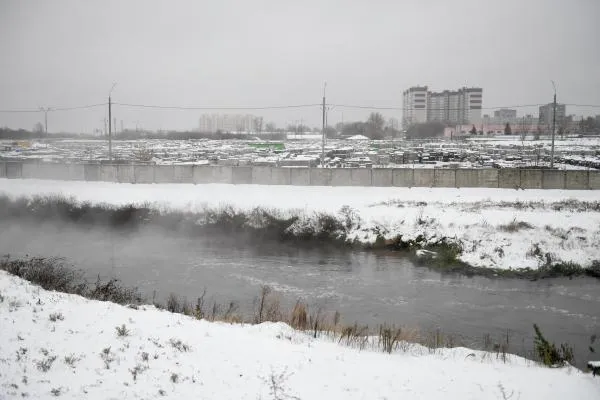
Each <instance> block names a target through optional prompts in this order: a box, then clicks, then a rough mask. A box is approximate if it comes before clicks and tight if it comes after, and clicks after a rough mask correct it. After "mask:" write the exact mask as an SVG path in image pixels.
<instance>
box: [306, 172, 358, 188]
mask: <svg viewBox="0 0 600 400" xmlns="http://www.w3.org/2000/svg"><path fill="white" fill-rule="evenodd" d="M337 169H339V168H335V170H337ZM309 171H310V185H312V186H330V185H331V171H333V170H332V169H330V168H310V169H309ZM342 174H344V173H343V172H342ZM338 176H339V175H338ZM347 176H348V177H349V176H350V174H349V173H348V175H347Z"/></svg>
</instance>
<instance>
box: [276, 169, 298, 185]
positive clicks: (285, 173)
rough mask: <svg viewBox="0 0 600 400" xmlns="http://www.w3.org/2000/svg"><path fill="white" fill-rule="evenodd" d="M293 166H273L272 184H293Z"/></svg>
mask: <svg viewBox="0 0 600 400" xmlns="http://www.w3.org/2000/svg"><path fill="white" fill-rule="evenodd" d="M292 171H293V168H271V185H291V184H292Z"/></svg>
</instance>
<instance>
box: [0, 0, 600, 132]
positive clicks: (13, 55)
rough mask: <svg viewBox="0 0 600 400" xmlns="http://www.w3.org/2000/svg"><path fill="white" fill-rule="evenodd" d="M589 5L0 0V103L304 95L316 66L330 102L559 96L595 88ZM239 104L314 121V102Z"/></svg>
mask: <svg viewBox="0 0 600 400" xmlns="http://www.w3.org/2000/svg"><path fill="white" fill-rule="evenodd" d="M599 16H600V1H599V0H571V1H566V0H503V1H483V0H402V1H401V0H302V1H298V0H296V1H287V0H235V1H234V0H210V1H209V0H195V1H191V0H190V1H181V0H178V1H155V0H138V1H121V0H114V1H113V0H86V1H81V0H72V1H63V0H55V1H45V0H39V1H21V0H0V109H31V108H38V107H69V106H80V105H87V104H96V103H102V102H106V101H107V97H108V92H109V90H110V88H111V86H112V84H113V82H117V86H116V87H115V89H114V91H113V101H115V102H120V103H135V104H148V105H181V106H271V105H293V104H312V103H319V102H320V101H321V97H322V93H323V83H324V82H325V81H327V100H328V103H332V104H355V105H377V106H402V91H403V90H404V89H406V88H407V87H409V86H413V85H418V84H420V85H428V86H429V87H430V88H431V89H433V90H443V89H453V88H458V87H461V86H465V85H467V86H480V87H482V88H483V93H484V96H483V102H484V107H495V106H505V105H517V104H537V103H543V102H549V101H551V100H552V85H551V83H550V80H555V81H556V84H557V87H558V99H559V102H565V103H576V104H600V51H598V49H599V44H598V43H599V42H598V40H599V39H600V18H599ZM524 111H527V112H532V111H533V112H536V113H537V110H536V109H535V108H533V109H524V110H519V114H522V113H523V112H524ZM368 112H369V111H367V110H356V109H344V108H342V107H335V108H334V109H332V110H331V112H330V116H329V122H330V123H335V122H338V121H340V120H341V119H342V113H343V119H344V120H345V121H349V120H356V119H363V118H365V117H366V115H367V114H368ZM382 112H383V114H384V115H385V116H386V117H396V118H398V119H400V118H401V116H402V115H401V112H400V111H382ZM487 112H491V110H484V113H487ZM567 112H568V113H577V114H600V108H596V109H590V108H587V109H574V108H572V107H568V108H567ZM106 113H107V112H106V108H105V107H100V108H93V109H90V110H78V111H71V112H67V111H62V112H54V113H51V114H50V115H49V123H48V124H49V130H50V131H55V132H56V131H79V132H87V133H90V132H92V130H93V129H95V128H100V127H102V126H103V122H102V121H103V119H104V118H105V115H106ZM202 113H203V111H165V110H151V111H149V110H139V109H135V108H125V107H122V106H120V107H114V114H115V117H116V118H117V120H118V121H121V120H123V124H124V126H125V128H133V127H135V125H136V124H139V126H141V127H144V128H148V129H194V128H196V127H197V126H198V118H199V116H200V114H202ZM250 113H254V114H256V115H262V116H264V117H265V120H266V121H274V122H276V123H277V124H278V125H279V126H283V125H285V124H287V123H293V122H294V121H296V120H299V119H304V121H305V123H309V124H310V125H315V126H316V125H319V124H320V110H319V108H318V107H311V108H305V109H297V110H295V109H286V110H275V111H252V112H250ZM37 121H43V115H41V114H39V113H36V114H12V113H0V126H9V127H22V128H26V129H31V128H32V127H33V125H34V124H35V122H37ZM118 125H119V128H120V122H119V123H118Z"/></svg>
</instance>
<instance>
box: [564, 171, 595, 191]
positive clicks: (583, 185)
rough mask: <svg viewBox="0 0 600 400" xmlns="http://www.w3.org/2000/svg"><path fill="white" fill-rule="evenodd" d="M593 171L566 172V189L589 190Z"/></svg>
mask: <svg viewBox="0 0 600 400" xmlns="http://www.w3.org/2000/svg"><path fill="white" fill-rule="evenodd" d="M589 172H591V171H577V170H569V171H565V189H580V190H581V189H589V188H590V187H589V176H588V173H589Z"/></svg>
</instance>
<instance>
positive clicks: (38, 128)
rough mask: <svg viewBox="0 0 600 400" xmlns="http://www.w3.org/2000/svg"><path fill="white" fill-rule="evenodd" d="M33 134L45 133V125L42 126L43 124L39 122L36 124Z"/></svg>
mask: <svg viewBox="0 0 600 400" xmlns="http://www.w3.org/2000/svg"><path fill="white" fill-rule="evenodd" d="M33 132H34V133H39V134H42V133H44V125H42V123H41V122H38V123H37V124H35V125H34V126H33Z"/></svg>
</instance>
